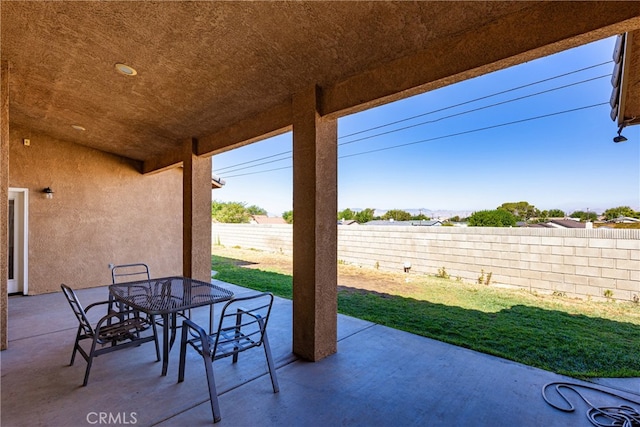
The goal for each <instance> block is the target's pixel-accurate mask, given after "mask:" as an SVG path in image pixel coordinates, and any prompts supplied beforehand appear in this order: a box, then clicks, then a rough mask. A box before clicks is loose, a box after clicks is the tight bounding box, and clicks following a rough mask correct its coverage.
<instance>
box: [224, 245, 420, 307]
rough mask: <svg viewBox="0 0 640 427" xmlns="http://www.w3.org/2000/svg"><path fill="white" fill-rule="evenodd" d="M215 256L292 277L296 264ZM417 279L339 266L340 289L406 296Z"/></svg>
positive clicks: (263, 255) (252, 254)
mask: <svg viewBox="0 0 640 427" xmlns="http://www.w3.org/2000/svg"><path fill="white" fill-rule="evenodd" d="M212 254H213V255H217V256H221V257H225V258H230V259H232V260H234V261H233V262H234V263H235V264H236V265H238V266H241V267H244V268H255V269H258V270H265V271H274V272H277V273H282V274H288V275H291V274H293V260H292V257H291V256H290V255H285V254H280V253H274V252H263V251H257V250H250V249H239V248H227V247H223V246H214V247H213V249H212ZM416 279H417V276H415V275H413V276H412V275H410V274H405V273H390V272H384V271H379V270H376V269H373V268H367V267H358V266H354V265H345V264H338V288H339V289H346V288H350V289H361V290H369V291H375V292H379V293H383V294H391V295H398V294H406V293H407V292H411V290H412V289H413V288H417V287H418V285H417V284H415V283H413V282H414V281H416Z"/></svg>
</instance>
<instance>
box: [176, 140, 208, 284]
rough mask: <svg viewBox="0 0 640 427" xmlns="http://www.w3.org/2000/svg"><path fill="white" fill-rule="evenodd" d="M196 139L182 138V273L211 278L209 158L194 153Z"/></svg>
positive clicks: (206, 278)
mask: <svg viewBox="0 0 640 427" xmlns="http://www.w3.org/2000/svg"><path fill="white" fill-rule="evenodd" d="M197 143H198V142H197V140H195V139H188V140H185V141H183V165H184V172H183V179H182V199H183V202H182V218H183V225H182V227H183V233H182V235H183V238H182V260H183V262H182V265H183V268H182V270H183V273H182V274H183V275H184V276H186V277H191V278H194V279H198V280H203V281H205V282H210V281H211V159H210V158H209V157H198V156H196V155H195V154H194V153H195V152H196V148H197V147H196V145H197Z"/></svg>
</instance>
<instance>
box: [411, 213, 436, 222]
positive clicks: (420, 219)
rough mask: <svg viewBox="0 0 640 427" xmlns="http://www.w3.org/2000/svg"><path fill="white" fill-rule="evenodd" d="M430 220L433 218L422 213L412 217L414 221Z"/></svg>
mask: <svg viewBox="0 0 640 427" xmlns="http://www.w3.org/2000/svg"><path fill="white" fill-rule="evenodd" d="M430 219H431V218H429V217H428V216H426V215H425V214H422V213H421V214H418V215H415V216H412V217H411V220H413V221H429V220H430Z"/></svg>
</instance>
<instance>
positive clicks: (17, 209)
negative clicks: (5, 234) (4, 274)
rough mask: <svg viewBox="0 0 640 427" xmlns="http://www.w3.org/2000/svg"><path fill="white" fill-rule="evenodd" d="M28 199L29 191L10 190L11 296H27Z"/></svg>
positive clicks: (21, 189) (9, 291) (9, 281)
mask: <svg viewBox="0 0 640 427" xmlns="http://www.w3.org/2000/svg"><path fill="white" fill-rule="evenodd" d="M27 198H28V190H27V189H23V188H10V189H9V222H8V224H9V230H8V231H9V248H8V255H9V256H8V258H9V265H8V267H9V269H8V271H9V277H8V282H7V292H8V293H10V294H14V293H21V294H25V295H26V294H27V288H28V286H27V271H28V270H27V263H28V262H27V261H28V260H27V223H28V221H27V211H28V209H27Z"/></svg>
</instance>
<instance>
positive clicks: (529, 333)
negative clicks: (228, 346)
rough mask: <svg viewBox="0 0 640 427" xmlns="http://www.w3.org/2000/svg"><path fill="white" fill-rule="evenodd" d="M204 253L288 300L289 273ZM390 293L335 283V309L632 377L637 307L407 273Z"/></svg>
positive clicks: (522, 356)
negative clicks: (405, 283)
mask: <svg viewBox="0 0 640 427" xmlns="http://www.w3.org/2000/svg"><path fill="white" fill-rule="evenodd" d="M237 262H238V260H233V259H229V258H223V257H219V256H213V257H212V268H213V269H214V270H216V271H218V275H217V276H216V278H217V279H220V280H223V281H226V282H230V283H235V284H238V285H241V286H245V287H248V288H252V289H256V290H264V291H270V292H273V293H274V294H276V295H279V296H282V297H284V298H292V282H293V281H292V277H291V276H290V275H287V274H282V273H280V272H273V271H262V270H256V269H248V268H242V267H240V266H237V265H235V264H236V263H237ZM412 280H413V283H412V285H413V286H411V287H407V289H409V288H410V289H411V290H410V291H409V290H402V289H400V290H398V291H397V292H395V295H389V294H380V293H376V292H373V291H366V290H362V289H354V288H343V289H342V290H340V291H339V292H338V311H339V312H340V313H343V314H346V315H349V316H353V317H358V318H361V319H364V320H369V321H372V322H375V323H378V324H381V325H385V326H389V327H392V328H396V329H400V330H404V331H407V332H410V333H414V334H417V335H422V336H425V337H429V338H433V339H436V340H440V341H444V342H448V343H451V344H455V345H458V346H461V347H466V348H469V349H473V350H476V351H481V352H484V353H488V354H493V355H496V356H499V357H503V358H506V359H510V360H514V361H517V362H520V363H524V364H527V365H530V366H535V367H538V368H542V369H546V370H549V371H553V372H557V373H560V374H565V375H570V376H573V377H578V378H590V377H639V376H640V306H639V305H638V304H634V303H615V302H592V301H582V300H575V299H569V298H562V297H553V296H549V295H545V296H543V295H535V294H531V293H529V292H526V291H522V290H511V289H498V288H493V287H488V286H485V285H473V284H466V283H462V282H458V281H455V280H447V279H439V278H434V277H426V276H414V277H412Z"/></svg>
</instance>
